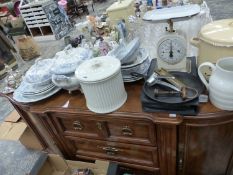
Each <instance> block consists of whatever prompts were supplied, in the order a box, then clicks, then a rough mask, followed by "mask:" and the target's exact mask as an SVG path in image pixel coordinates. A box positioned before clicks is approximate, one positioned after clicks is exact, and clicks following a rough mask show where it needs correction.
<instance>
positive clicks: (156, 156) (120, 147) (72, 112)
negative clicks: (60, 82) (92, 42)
mask: <svg viewBox="0 0 233 175" xmlns="http://www.w3.org/2000/svg"><path fill="white" fill-rule="evenodd" d="M141 88H142V82H138V83H133V84H126V90H127V93H128V99H127V102H126V103H125V104H124V105H123V106H122V107H121V108H120V109H119V110H117V111H115V112H113V113H109V114H95V113H92V112H90V111H89V110H88V109H87V107H86V104H85V98H84V96H83V94H81V93H79V92H76V93H73V94H72V95H70V94H68V92H66V91H60V92H59V93H58V94H56V95H54V96H52V97H50V98H48V99H46V100H43V101H40V102H37V103H31V104H21V103H17V102H16V101H14V100H13V99H12V95H8V96H5V97H7V98H8V99H9V100H10V101H11V103H12V104H13V106H14V107H15V108H16V110H17V111H18V112H19V113H20V115H21V117H22V118H23V119H24V120H25V121H26V122H27V124H28V126H29V127H31V129H32V130H33V131H34V132H35V134H36V135H37V137H38V139H39V140H40V142H41V144H42V145H43V147H44V148H45V149H48V150H50V151H52V152H56V153H57V152H60V153H61V154H63V155H64V157H65V158H66V159H72V160H76V159H83V160H95V159H104V160H111V161H114V162H118V163H120V164H121V165H124V166H127V167H133V168H137V169H142V170H147V171H149V172H151V174H155V175H159V174H160V175H175V174H179V175H192V174H193V175H223V174H224V175H233V112H226V111H221V110H219V109H217V108H215V107H214V106H212V105H211V104H210V103H206V104H202V105H200V113H199V115H198V116H178V115H177V116H172V115H169V114H167V113H145V112H143V111H142V108H141V102H140V93H141ZM2 95H3V94H2Z"/></svg>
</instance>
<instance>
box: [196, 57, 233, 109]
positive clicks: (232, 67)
mask: <svg viewBox="0 0 233 175" xmlns="http://www.w3.org/2000/svg"><path fill="white" fill-rule="evenodd" d="M205 66H207V67H209V68H210V69H211V70H212V73H211V76H210V79H209V83H208V82H207V80H206V79H205V77H204V75H203V74H202V72H201V69H202V67H205ZM198 75H199V77H200V79H201V81H202V82H203V83H204V84H205V86H206V88H207V90H209V98H210V101H211V103H212V104H213V105H214V106H216V107H218V108H220V109H222V110H233V57H227V58H222V59H219V60H218V61H217V63H216V65H214V64H212V63H210V62H205V63H202V64H201V65H200V66H199V68H198Z"/></svg>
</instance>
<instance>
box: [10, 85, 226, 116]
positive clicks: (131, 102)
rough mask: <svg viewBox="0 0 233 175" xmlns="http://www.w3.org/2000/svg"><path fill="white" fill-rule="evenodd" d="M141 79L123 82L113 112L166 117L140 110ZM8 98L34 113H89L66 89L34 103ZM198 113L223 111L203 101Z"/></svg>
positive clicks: (76, 94)
mask: <svg viewBox="0 0 233 175" xmlns="http://www.w3.org/2000/svg"><path fill="white" fill-rule="evenodd" d="M142 85H143V81H140V82H137V83H128V84H125V88H126V91H127V95H128V98H127V101H126V103H125V104H124V105H123V106H122V107H121V108H120V109H118V110H117V111H116V112H114V113H118V114H120V113H131V114H132V113H134V114H140V115H142V114H143V115H145V116H146V115H148V116H150V115H156V116H163V117H166V116H167V117H168V114H166V113H145V112H143V111H142V106H141V101H140V94H141V90H142ZM6 97H7V98H8V99H10V100H11V101H12V102H13V103H14V104H16V105H17V106H21V107H24V108H25V107H26V108H29V110H30V111H31V112H36V113H45V112H53V111H57V112H59V111H60V112H61V111H64V112H67V111H69V112H74V113H77V112H79V113H80V112H87V113H91V112H90V111H89V110H88V109H87V107H86V100H85V97H84V95H83V94H82V93H81V92H79V91H76V92H73V93H72V94H69V93H68V91H65V90H61V91H60V92H58V93H57V94H55V95H53V96H52V97H50V98H48V99H45V100H42V101H39V102H36V103H30V104H23V103H17V102H16V101H14V100H13V99H12V94H11V95H8V96H6ZM199 109H200V113H199V116H200V117H201V116H202V115H206V114H214V113H222V112H224V111H221V110H220V109H217V108H216V107H214V106H213V105H212V104H211V103H205V104H200V107H199Z"/></svg>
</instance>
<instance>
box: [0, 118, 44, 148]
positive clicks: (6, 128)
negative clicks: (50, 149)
mask: <svg viewBox="0 0 233 175" xmlns="http://www.w3.org/2000/svg"><path fill="white" fill-rule="evenodd" d="M0 139H2V140H15V141H20V142H21V144H23V145H24V146H25V147H27V148H31V149H36V150H42V149H43V147H42V146H41V144H40V142H39V140H38V139H37V138H36V136H35V135H34V133H33V132H32V131H31V130H30V128H28V126H27V125H26V124H25V123H24V122H18V123H12V122H3V123H1V124H0Z"/></svg>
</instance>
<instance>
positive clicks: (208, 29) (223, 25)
mask: <svg viewBox="0 0 233 175" xmlns="http://www.w3.org/2000/svg"><path fill="white" fill-rule="evenodd" d="M199 37H200V39H201V40H203V41H205V42H207V43H209V44H212V45H216V46H228V47H229V46H233V19H224V20H218V21H214V22H211V23H209V24H207V25H205V26H203V27H202V29H201V31H200V34H199Z"/></svg>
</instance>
